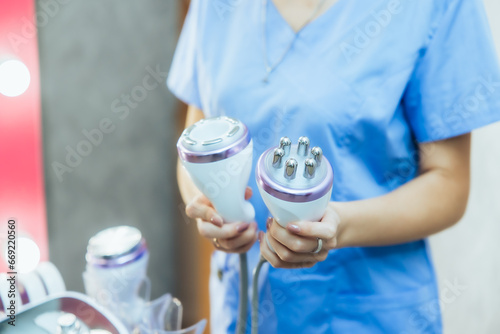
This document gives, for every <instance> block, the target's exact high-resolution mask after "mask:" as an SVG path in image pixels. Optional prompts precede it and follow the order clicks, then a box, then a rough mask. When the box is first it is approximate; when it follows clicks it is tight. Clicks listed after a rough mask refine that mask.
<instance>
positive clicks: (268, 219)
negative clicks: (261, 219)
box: [266, 217, 273, 230]
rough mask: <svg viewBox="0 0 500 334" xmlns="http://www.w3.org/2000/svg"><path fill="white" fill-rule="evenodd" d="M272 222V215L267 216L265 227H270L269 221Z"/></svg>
mask: <svg viewBox="0 0 500 334" xmlns="http://www.w3.org/2000/svg"><path fill="white" fill-rule="evenodd" d="M272 222H273V218H272V217H268V218H267V220H266V228H267V229H268V230H269V229H270V228H271V223H272Z"/></svg>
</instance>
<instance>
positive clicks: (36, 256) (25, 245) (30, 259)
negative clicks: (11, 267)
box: [5, 237, 40, 274]
mask: <svg viewBox="0 0 500 334" xmlns="http://www.w3.org/2000/svg"><path fill="white" fill-rule="evenodd" d="M5 258H6V259H8V250H5ZM15 261H16V264H15V270H16V271H17V272H18V273H22V274H24V273H28V272H30V271H33V270H34V269H35V268H36V266H37V265H38V263H39V262H40V248H38V245H37V244H36V243H35V242H34V241H33V240H32V239H30V238H27V237H19V238H18V239H17V244H16V260H15Z"/></svg>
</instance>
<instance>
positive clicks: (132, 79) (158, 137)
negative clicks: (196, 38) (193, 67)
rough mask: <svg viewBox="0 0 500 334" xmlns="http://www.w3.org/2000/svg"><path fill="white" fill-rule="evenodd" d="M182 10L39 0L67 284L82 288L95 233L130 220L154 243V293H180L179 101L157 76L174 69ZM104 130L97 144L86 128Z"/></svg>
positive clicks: (49, 157)
mask: <svg viewBox="0 0 500 334" xmlns="http://www.w3.org/2000/svg"><path fill="white" fill-rule="evenodd" d="M178 7H179V3H178V2H177V1H160V0H158V1H155V0H141V1H133V0H107V1H101V0H99V1H97V0H65V1H62V0H50V1H49V0H39V1H37V10H38V13H39V14H40V15H42V16H40V17H41V18H44V17H45V18H47V20H41V21H40V23H41V26H40V27H39V42H40V65H41V66H40V67H41V78H42V79H41V81H42V82H41V84H42V110H43V133H44V135H43V140H44V160H45V161H44V165H45V182H46V196H47V214H48V224H49V236H50V257H51V260H52V261H53V262H54V263H55V264H56V265H57V266H58V268H59V269H60V270H61V272H62V274H63V276H64V279H65V281H66V283H67V287H68V289H71V290H78V291H82V290H83V284H82V278H81V273H82V271H83V270H84V254H85V250H86V243H87V241H88V239H89V237H91V236H92V235H93V234H95V233H96V232H98V231H99V230H101V229H103V228H105V227H108V226H113V225H118V224H129V225H134V226H137V227H139V228H140V229H141V230H142V232H143V234H144V235H145V237H146V239H147V241H148V244H149V247H150V248H151V249H154V252H153V253H152V255H151V261H150V270H149V274H150V277H151V279H152V286H153V296H155V297H156V296H159V295H160V294H163V293H166V292H173V293H177V292H178V291H179V290H178V289H179V284H177V282H176V281H177V276H176V272H175V271H174V270H173V268H175V267H179V265H178V263H176V257H175V251H176V247H177V243H176V241H177V240H178V238H177V237H176V235H177V233H178V226H179V221H180V220H181V219H182V217H181V216H180V211H179V210H178V204H179V198H178V190H177V186H176V184H175V181H174V179H175V171H174V169H173V167H174V166H175V159H176V151H175V142H176V139H177V134H176V128H175V126H176V119H177V110H178V104H177V101H176V100H175V98H174V97H173V96H172V95H171V94H170V93H169V92H168V91H167V89H166V87H165V82H164V81H165V78H164V77H161V75H160V77H159V78H158V80H159V81H160V83H158V82H156V81H155V79H154V78H153V77H152V76H151V75H150V74H149V71H155V70H156V69H157V68H159V69H160V71H161V72H166V71H167V70H168V68H169V66H170V62H171V57H172V54H173V51H174V48H175V43H176V41H177V35H178V26H179V24H180V23H179V19H180V15H179V8H178ZM162 75H163V76H164V74H162ZM144 80H146V82H144ZM146 88H147V89H146ZM122 96H124V97H125V98H127V97H126V96H129V98H130V101H129V102H128V103H129V104H130V107H125V106H126V104H125V103H126V102H122V101H120V99H121V98H122ZM99 127H101V129H100V130H99V131H101V132H102V131H103V130H104V131H107V132H108V133H103V134H102V136H103V138H102V141H100V139H99V137H100V136H99V135H98V134H97V133H96V131H94V135H95V140H94V144H91V145H90V146H89V144H88V143H89V141H88V140H87V138H86V136H85V135H84V133H83V132H82V131H84V130H88V131H91V130H92V129H98V128H99ZM85 140H87V144H85V143H84V142H83V141H85ZM68 147H69V149H68ZM78 149H79V150H80V153H81V154H83V155H85V154H86V155H87V156H83V157H82V158H81V160H80V159H78V158H75V157H72V158H71V160H70V162H69V163H68V162H67V161H66V157H67V154H68V150H75V151H77V152H78ZM55 163H56V164H57V163H60V164H57V167H58V168H59V169H58V172H56V171H55V170H54V166H55V165H54V164H55ZM63 165H64V166H66V167H64V166H63ZM177 295H178V294H177Z"/></svg>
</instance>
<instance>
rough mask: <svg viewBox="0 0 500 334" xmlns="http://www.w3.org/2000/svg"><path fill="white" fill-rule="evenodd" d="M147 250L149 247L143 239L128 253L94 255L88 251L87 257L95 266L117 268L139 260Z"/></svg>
mask: <svg viewBox="0 0 500 334" xmlns="http://www.w3.org/2000/svg"><path fill="white" fill-rule="evenodd" d="M147 251H148V247H147V245H146V241H144V239H143V240H141V242H140V243H139V244H137V246H135V247H134V248H132V250H130V252H128V253H126V254H120V255H118V256H114V257H96V256H92V254H89V253H87V255H86V259H87V262H88V263H90V264H92V265H93V266H95V267H101V268H116V267H121V266H123V265H125V264H128V263H130V262H133V261H137V260H139V259H140V258H141V257H143V256H144V255H145V254H146V253H147Z"/></svg>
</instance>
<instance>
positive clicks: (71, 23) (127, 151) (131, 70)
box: [0, 0, 500, 334]
mask: <svg viewBox="0 0 500 334" xmlns="http://www.w3.org/2000/svg"><path fill="white" fill-rule="evenodd" d="M220 1H222V0H220ZM222 2H223V3H226V2H227V3H228V4H229V3H230V2H231V1H225V0H224V1H222ZM484 2H485V5H486V7H487V10H488V14H489V17H490V24H491V26H492V29H493V33H494V36H495V39H496V43H497V50H499V53H500V20H498V17H499V16H498V15H500V2H498V1H497V0H485V1H484ZM228 4H226V5H228ZM188 5H189V4H188V1H182V0H178V1H175V0H142V1H132V0H107V1H102V0H101V1H97V0H86V1H83V0H64V1H63V0H37V1H36V7H35V9H36V13H37V17H38V19H39V20H41V19H44V21H43V24H41V23H42V22H40V21H39V24H38V47H39V49H38V52H39V66H40V86H41V123H42V128H43V132H42V139H43V170H44V175H43V176H44V182H45V185H44V190H45V200H46V217H47V226H48V238H49V254H50V260H51V261H52V262H54V263H55V264H56V265H57V267H58V268H59V269H60V271H61V272H62V275H63V277H64V279H65V281H66V284H67V288H68V289H69V290H76V291H83V283H82V277H81V273H82V272H83V270H84V266H85V259H84V254H85V251H86V245H87V242H88V239H89V238H90V237H91V236H92V235H94V234H95V233H96V232H98V231H100V230H102V229H104V228H106V227H109V226H114V225H120V224H127V225H133V226H137V227H138V228H139V229H140V230H141V231H142V232H143V234H144V236H145V238H146V240H147V242H148V245H149V248H150V250H151V252H152V254H151V260H150V266H149V277H150V278H151V280H152V286H153V298H154V297H158V296H160V295H161V294H163V293H165V292H171V293H172V294H173V295H175V296H177V297H178V298H179V299H180V300H181V301H182V302H183V303H184V305H185V319H184V321H185V324H186V325H191V324H193V323H195V322H196V321H198V320H199V319H201V318H203V317H205V318H207V317H208V261H209V255H210V252H211V246H210V245H209V244H207V242H205V241H202V240H201V239H200V238H199V237H198V236H197V234H196V226H195V224H194V223H192V222H190V221H189V220H188V219H187V218H186V217H185V215H184V213H183V212H184V205H183V204H182V201H181V200H180V196H179V192H178V188H177V185H176V180H175V163H176V159H177V154H176V150H175V144H176V141H177V138H178V135H179V134H180V131H181V130H182V128H183V124H184V114H185V106H184V105H182V104H181V103H180V102H179V101H177V100H176V99H175V98H174V97H173V95H172V94H170V93H169V92H168V90H167V89H166V86H165V79H166V75H167V73H168V69H169V67H170V63H171V60H172V55H173V52H174V50H175V45H176V42H177V38H178V35H179V32H180V29H181V27H182V22H183V18H184V15H185V13H186V11H187V8H188ZM229 5H230V4H229ZM0 24H1V22H0ZM0 50H1V48H0ZM0 107H1V106H0ZM103 122H104V123H105V124H107V125H106V126H105V127H107V129H108V132H107V133H104V134H103V138H102V141H100V142H99V143H98V144H96V145H94V146H93V147H92V148H91V150H90V153H89V154H88V155H86V156H84V157H81V159H77V160H75V161H74V165H75V166H74V167H71V168H70V170H64V171H63V170H61V169H57V166H58V164H57V163H65V161H66V159H67V156H68V154H70V152H71V151H72V150H76V148H77V147H78V145H79V144H80V143H81V141H82V140H86V133H87V134H88V133H91V132H92V130H93V129H99V128H100V127H102V126H103ZM493 142H494V143H499V142H500V124H495V125H492V126H489V127H486V128H483V129H481V130H479V131H476V132H475V133H474V136H473V150H472V152H473V153H472V188H471V195H470V201H469V207H468V211H467V213H466V215H465V217H464V218H463V221H462V222H460V223H459V224H457V225H456V226H455V227H453V228H452V229H450V230H447V231H445V232H443V233H440V234H439V235H436V236H434V237H432V238H431V245H432V251H433V254H434V260H435V264H436V267H437V272H438V277H439V284H440V287H441V294H440V300H439V303H440V305H441V307H442V312H443V316H444V326H445V333H450V334H451V333H453V334H455V333H467V334H468V333H499V332H500V317H498V311H499V310H500V298H498V297H499V296H500V284H498V282H500V263H499V262H500V259H499V256H498V254H500V243H498V242H497V238H498V236H499V235H500V205H498V204H499V203H500V191H499V189H500V173H499V170H500V168H499V167H500V150H498V145H495V146H492V145H490V143H493ZM493 148H494V149H493ZM0 187H1V184H0ZM0 205H2V204H1V203H0ZM431 307H432V306H431Z"/></svg>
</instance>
